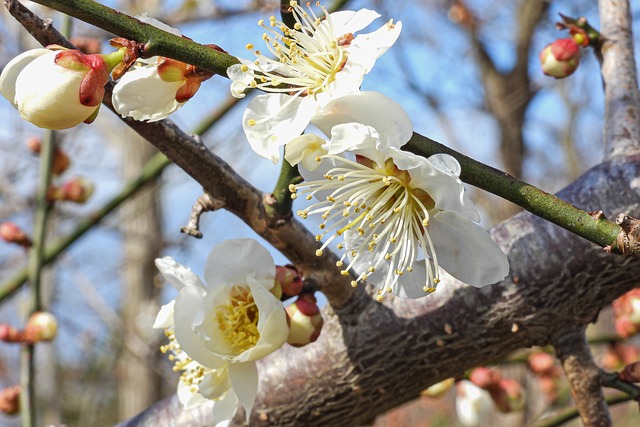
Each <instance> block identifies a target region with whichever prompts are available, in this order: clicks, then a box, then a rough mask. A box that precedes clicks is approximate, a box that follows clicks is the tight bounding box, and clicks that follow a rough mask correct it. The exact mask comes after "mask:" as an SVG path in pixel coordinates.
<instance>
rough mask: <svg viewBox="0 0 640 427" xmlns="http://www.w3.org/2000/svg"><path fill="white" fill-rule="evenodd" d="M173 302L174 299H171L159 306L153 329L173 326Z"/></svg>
mask: <svg viewBox="0 0 640 427" xmlns="http://www.w3.org/2000/svg"><path fill="white" fill-rule="evenodd" d="M175 303H176V301H175V300H173V301H171V302H170V303H168V304H165V305H163V306H162V307H161V308H160V312H159V313H158V315H157V316H156V321H155V322H153V329H166V328H171V327H172V326H173V306H174V304H175Z"/></svg>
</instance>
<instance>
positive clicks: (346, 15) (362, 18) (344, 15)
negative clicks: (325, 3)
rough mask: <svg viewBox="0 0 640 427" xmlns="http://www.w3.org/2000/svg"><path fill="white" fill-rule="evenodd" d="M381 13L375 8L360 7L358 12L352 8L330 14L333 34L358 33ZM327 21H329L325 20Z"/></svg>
mask: <svg viewBox="0 0 640 427" xmlns="http://www.w3.org/2000/svg"><path fill="white" fill-rule="evenodd" d="M380 16H381V15H380V14H379V13H378V12H376V11H375V10H370V9H360V10H358V11H356V12H354V11H352V10H340V11H337V12H333V13H330V14H329V20H330V21H331V26H332V27H333V34H334V35H335V36H336V37H340V36H342V35H345V34H348V33H356V32H358V31H360V30H362V29H363V28H366V27H368V26H369V24H371V23H372V22H373V21H375V20H376V19H378V18H379V17H380ZM324 22H327V21H323V23H324Z"/></svg>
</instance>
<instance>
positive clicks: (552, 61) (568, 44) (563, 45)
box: [540, 39, 580, 79]
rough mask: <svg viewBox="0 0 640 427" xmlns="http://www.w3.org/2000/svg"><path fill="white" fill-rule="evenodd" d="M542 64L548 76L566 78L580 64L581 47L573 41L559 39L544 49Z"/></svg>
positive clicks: (541, 57)
mask: <svg viewBox="0 0 640 427" xmlns="http://www.w3.org/2000/svg"><path fill="white" fill-rule="evenodd" d="M540 63H541V64H542V71H543V72H544V73H545V74H546V75H547V76H551V77H555V78H556V79H562V78H565V77H567V76H570V75H571V74H573V72H574V71H575V70H576V68H578V65H579V64H580V47H579V46H578V44H577V43H576V42H575V40H573V39H558V40H556V41H554V42H553V43H550V44H548V45H547V46H545V48H544V49H542V52H540Z"/></svg>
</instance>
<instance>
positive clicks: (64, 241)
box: [0, 98, 239, 303]
mask: <svg viewBox="0 0 640 427" xmlns="http://www.w3.org/2000/svg"><path fill="white" fill-rule="evenodd" d="M238 101H239V100H238V99H236V98H229V99H228V100H227V101H225V103H224V104H223V105H222V106H221V107H220V108H218V109H217V110H216V111H215V112H213V113H212V114H211V115H210V116H209V117H207V118H205V119H204V120H203V121H202V122H201V123H200V124H199V125H198V126H196V128H195V130H194V133H195V134H197V135H203V134H204V133H206V132H207V131H208V130H209V129H210V128H211V127H212V126H213V125H214V124H215V123H216V122H217V121H218V120H220V119H221V118H222V117H223V116H224V115H225V114H226V113H227V112H229V111H230V110H231V108H233V107H234V106H235V105H237V103H238ZM170 164H171V161H170V160H169V159H167V157H166V156H165V155H164V154H162V153H158V154H156V155H155V156H153V157H152V158H151V159H150V160H149V161H148V162H147V163H145V165H144V166H143V167H142V172H141V173H140V175H139V176H138V177H137V178H135V179H133V180H131V181H129V182H128V183H127V184H126V185H125V186H124V187H123V188H122V190H121V191H120V192H119V193H118V194H117V195H115V196H114V197H113V198H112V199H111V200H109V201H108V202H107V203H105V204H104V205H103V206H102V207H101V208H100V209H98V210H97V211H95V212H94V213H92V214H91V215H89V216H88V217H87V218H86V219H84V220H83V221H81V222H80V223H79V224H78V225H77V226H76V228H75V229H74V230H73V232H72V233H70V234H68V235H67V236H64V237H62V238H60V239H58V240H56V241H55V242H54V243H52V244H50V245H48V246H47V247H46V249H45V251H44V257H43V263H44V265H46V264H49V263H51V262H53V261H54V260H55V259H56V258H57V257H58V255H60V254H61V253H62V252H63V251H65V250H66V249H67V248H68V247H69V246H71V244H73V243H74V242H75V241H76V240H78V239H79V238H80V237H82V236H84V234H85V233H87V232H88V231H89V230H91V229H92V228H93V227H95V226H96V225H97V224H98V223H99V222H100V221H102V220H103V219H104V218H105V217H106V216H107V215H109V214H110V213H111V212H113V211H114V210H115V209H116V208H117V207H118V206H120V205H121V204H122V202H124V201H125V200H128V199H129V198H130V197H131V196H133V195H134V194H135V193H137V192H138V191H139V190H140V189H142V188H143V187H144V186H145V185H146V184H147V183H149V182H152V181H153V180H155V179H156V178H157V177H159V176H160V174H161V173H162V171H163V170H164V168H166V167H167V166H169V165H170ZM28 277H29V272H28V271H27V269H26V268H23V269H22V270H20V271H18V272H17V273H16V274H15V275H14V276H13V277H11V278H10V279H9V280H7V281H6V282H4V283H3V284H2V286H0V303H1V302H2V301H4V300H5V299H7V298H9V297H10V296H11V295H13V294H14V293H15V292H16V291H17V290H18V289H20V287H22V285H23V284H24V283H25V282H26V280H27V279H28Z"/></svg>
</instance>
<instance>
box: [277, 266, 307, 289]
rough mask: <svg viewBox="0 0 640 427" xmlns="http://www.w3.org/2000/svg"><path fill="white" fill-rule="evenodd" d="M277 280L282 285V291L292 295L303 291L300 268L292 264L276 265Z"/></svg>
mask: <svg viewBox="0 0 640 427" xmlns="http://www.w3.org/2000/svg"><path fill="white" fill-rule="evenodd" d="M276 282H277V283H279V284H280V286H281V287H282V292H283V293H284V294H285V295H288V296H290V297H294V296H296V295H300V292H302V278H301V277H300V274H298V269H297V268H295V267H294V266H292V265H285V266H281V265H276Z"/></svg>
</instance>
